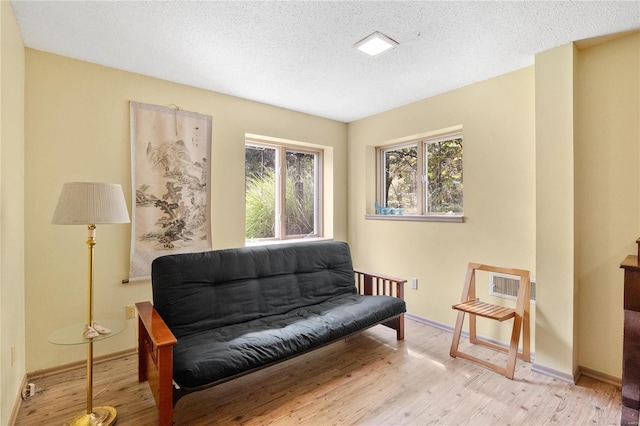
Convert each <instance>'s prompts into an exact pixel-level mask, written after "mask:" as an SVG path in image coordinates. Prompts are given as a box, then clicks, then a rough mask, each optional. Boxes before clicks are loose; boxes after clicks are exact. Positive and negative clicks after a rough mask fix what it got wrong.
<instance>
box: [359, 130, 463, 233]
mask: <svg viewBox="0 0 640 426" xmlns="http://www.w3.org/2000/svg"><path fill="white" fill-rule="evenodd" d="M457 138H463V135H462V126H452V127H448V128H446V129H441V130H438V131H433V132H426V133H421V134H418V135H412V136H407V137H403V138H398V139H394V140H390V141H387V142H386V143H384V144H382V145H380V146H378V147H376V199H378V200H383V199H384V193H383V191H384V189H383V188H384V185H383V184H382V182H383V180H384V176H383V175H384V170H383V167H382V166H383V158H382V157H383V156H382V152H384V150H388V149H401V148H406V147H410V146H414V145H415V146H417V147H418V153H419V154H424V153H423V152H422V153H421V151H423V150H424V148H425V147H426V145H427V144H429V143H437V142H442V141H447V140H450V139H457ZM420 145H422V147H420ZM417 168H418V170H419V171H420V173H421V175H422V174H423V172H424V155H418V164H417ZM420 179H421V180H422V176H421V178H420ZM424 196H425V189H424V186H423V184H421V188H420V190H419V191H418V205H419V206H420V209H421V210H423V209H424V208H425V203H424ZM464 217H465V216H464V213H452V214H442V213H428V212H427V213H421V214H401V215H395V214H369V213H367V214H365V219H368V220H393V221H412V222H451V223H463V222H464Z"/></svg>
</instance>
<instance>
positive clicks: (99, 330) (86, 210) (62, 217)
mask: <svg viewBox="0 0 640 426" xmlns="http://www.w3.org/2000/svg"><path fill="white" fill-rule="evenodd" d="M52 223H53V224H57V225H86V226H87V229H88V231H89V238H88V239H87V247H88V249H89V279H88V301H87V323H86V325H85V329H84V333H83V337H84V338H86V339H87V340H88V343H87V347H88V349H87V410H86V412H82V413H79V414H78V415H76V416H75V417H74V418H73V419H72V420H71V421H70V422H68V423H67V424H69V425H95V426H98V425H113V424H114V423H115V422H116V416H117V412H116V409H115V408H114V407H110V406H103V407H93V340H91V339H93V338H94V337H97V336H98V335H100V334H108V333H109V332H110V330H108V329H106V328H104V327H101V326H99V325H97V324H95V323H94V322H93V248H94V246H95V245H96V240H95V236H96V225H97V224H107V223H129V212H128V211H127V204H126V203H125V201H124V194H123V193H122V187H121V186H120V185H118V184H113V183H99V182H71V183H65V184H64V186H63V187H62V192H61V193H60V198H59V199H58V205H57V206H56V210H55V213H54V214H53V220H52Z"/></svg>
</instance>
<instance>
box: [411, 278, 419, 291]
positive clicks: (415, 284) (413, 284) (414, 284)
mask: <svg viewBox="0 0 640 426" xmlns="http://www.w3.org/2000/svg"><path fill="white" fill-rule="evenodd" d="M411 288H412V289H414V290H417V289H418V279H417V278H411Z"/></svg>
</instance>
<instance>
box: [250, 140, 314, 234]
mask: <svg viewBox="0 0 640 426" xmlns="http://www.w3.org/2000/svg"><path fill="white" fill-rule="evenodd" d="M244 146H245V148H246V147H247V146H256V147H264V148H270V149H275V150H276V164H275V168H276V173H277V174H278V175H279V179H278V180H279V183H280V186H279V187H278V188H276V206H275V211H276V213H275V214H276V218H275V227H276V229H275V234H276V237H273V238H253V239H247V238H246V237H245V246H256V245H268V244H278V243H287V242H296V241H309V240H322V239H326V238H325V237H324V229H323V198H324V188H323V185H322V182H323V176H322V173H323V170H324V165H323V158H324V149H322V148H318V147H315V146H313V145H311V144H306V143H303V142H295V141H290V140H284V139H279V138H272V137H266V136H258V135H252V134H245V143H244ZM286 151H295V152H301V153H307V154H313V155H315V156H316V160H317V161H315V171H314V186H315V187H316V191H315V201H314V204H315V212H314V229H315V231H316V233H315V234H313V235H286V218H285V215H284V214H283V213H284V211H285V205H284V201H285V200H284V197H282V196H280V195H281V194H282V193H283V192H284V191H285V188H286V171H284V170H283V169H282V164H285V163H286Z"/></svg>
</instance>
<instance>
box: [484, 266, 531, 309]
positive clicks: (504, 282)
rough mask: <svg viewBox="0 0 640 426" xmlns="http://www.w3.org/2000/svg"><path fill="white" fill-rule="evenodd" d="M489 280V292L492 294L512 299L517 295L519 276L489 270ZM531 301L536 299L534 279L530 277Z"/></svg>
mask: <svg viewBox="0 0 640 426" xmlns="http://www.w3.org/2000/svg"><path fill="white" fill-rule="evenodd" d="M489 281H490V286H489V288H490V292H489V294H491V295H492V296H497V297H502V298H504V299H513V300H515V299H516V298H517V297H518V289H519V288H520V277H519V276H517V275H507V274H499V273H495V272H491V273H490V274H489ZM531 301H532V302H535V301H536V281H535V279H533V278H532V279H531Z"/></svg>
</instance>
